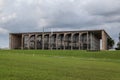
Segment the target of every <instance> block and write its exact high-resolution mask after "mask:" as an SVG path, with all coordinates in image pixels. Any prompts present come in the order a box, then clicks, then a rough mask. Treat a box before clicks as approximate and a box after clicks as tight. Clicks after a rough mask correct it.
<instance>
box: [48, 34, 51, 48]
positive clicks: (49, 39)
mask: <svg viewBox="0 0 120 80" xmlns="http://www.w3.org/2000/svg"><path fill="white" fill-rule="evenodd" d="M50 45H51V34H49V45H48V48H49V49H50Z"/></svg>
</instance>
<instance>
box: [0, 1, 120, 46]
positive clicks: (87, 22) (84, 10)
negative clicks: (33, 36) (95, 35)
mask: <svg viewBox="0 0 120 80" xmlns="http://www.w3.org/2000/svg"><path fill="white" fill-rule="evenodd" d="M43 27H44V30H45V31H50V30H51V29H52V30H53V31H63V30H64V31H68V30H88V29H90V30H92V29H104V30H105V31H106V32H107V33H108V34H109V35H110V36H111V37H112V38H113V39H114V40H115V43H117V42H118V35H119V32H120V0H12V1H11V0H0V48H7V47H9V33H14V32H40V31H42V30H43Z"/></svg>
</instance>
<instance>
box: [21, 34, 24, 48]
mask: <svg viewBox="0 0 120 80" xmlns="http://www.w3.org/2000/svg"><path fill="white" fill-rule="evenodd" d="M21 49H22V50H23V49H24V35H23V34H22V38H21Z"/></svg>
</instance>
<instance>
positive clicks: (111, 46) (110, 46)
mask: <svg viewBox="0 0 120 80" xmlns="http://www.w3.org/2000/svg"><path fill="white" fill-rule="evenodd" d="M107 43H108V48H109V49H111V48H113V46H114V44H115V42H114V40H113V39H112V38H108V40H107Z"/></svg>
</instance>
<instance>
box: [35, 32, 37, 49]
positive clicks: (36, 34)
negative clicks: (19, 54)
mask: <svg viewBox="0 0 120 80" xmlns="http://www.w3.org/2000/svg"><path fill="white" fill-rule="evenodd" d="M35 49H37V34H35Z"/></svg>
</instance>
